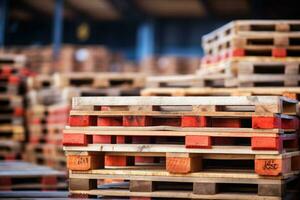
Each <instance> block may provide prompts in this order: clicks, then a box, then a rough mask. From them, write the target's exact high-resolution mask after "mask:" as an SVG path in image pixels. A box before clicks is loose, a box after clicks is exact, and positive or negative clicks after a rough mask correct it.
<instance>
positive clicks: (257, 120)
mask: <svg viewBox="0 0 300 200" xmlns="http://www.w3.org/2000/svg"><path fill="white" fill-rule="evenodd" d="M280 127H281V120H280V118H279V117H261V116H259V117H257V116H253V117H252V128H261V129H273V128H280Z"/></svg>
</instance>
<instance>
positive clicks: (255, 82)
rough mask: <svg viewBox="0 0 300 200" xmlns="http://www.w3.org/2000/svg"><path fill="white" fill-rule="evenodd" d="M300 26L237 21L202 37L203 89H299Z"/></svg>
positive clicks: (292, 22) (285, 22)
mask: <svg viewBox="0 0 300 200" xmlns="http://www.w3.org/2000/svg"><path fill="white" fill-rule="evenodd" d="M299 27H300V21H299V20H237V21H233V22H231V23H228V24H226V25H224V26H222V27H221V28H219V29H216V30H215V31H213V32H211V33H209V34H207V35H205V36H203V38H202V46H203V49H204V52H205V56H204V58H203V59H202V63H201V68H200V69H199V70H198V75H199V76H200V77H203V78H204V80H205V85H204V86H212V87H214V86H225V87H236V86H240V87H253V86H264V87H266V86H269V87H270V86H299V81H300V75H299V64H300V46H299V44H300V43H299V41H300V32H299V31H300V29H299ZM211 75H212V76H213V77H211Z"/></svg>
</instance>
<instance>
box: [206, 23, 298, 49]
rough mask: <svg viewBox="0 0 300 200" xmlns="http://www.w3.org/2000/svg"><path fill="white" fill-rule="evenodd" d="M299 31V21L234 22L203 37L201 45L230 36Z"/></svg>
mask: <svg viewBox="0 0 300 200" xmlns="http://www.w3.org/2000/svg"><path fill="white" fill-rule="evenodd" d="M299 30H300V22H299V20H236V21H232V22H230V23H228V24H226V25H224V26H222V27H220V28H218V29H216V30H214V31H212V32H211V33H209V34H206V35H204V36H203V37H202V44H203V45H204V46H207V45H210V44H213V43H215V42H218V41H219V40H221V39H222V38H226V37H229V36H232V35H240V34H247V33H253V34H254V33H255V34H256V35H259V34H261V33H262V34H270V35H273V34H280V33H297V32H298V31H299Z"/></svg>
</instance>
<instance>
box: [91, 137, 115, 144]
mask: <svg viewBox="0 0 300 200" xmlns="http://www.w3.org/2000/svg"><path fill="white" fill-rule="evenodd" d="M115 143H116V137H115V136H111V135H93V144H115Z"/></svg>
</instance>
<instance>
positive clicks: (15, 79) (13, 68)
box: [0, 54, 29, 160]
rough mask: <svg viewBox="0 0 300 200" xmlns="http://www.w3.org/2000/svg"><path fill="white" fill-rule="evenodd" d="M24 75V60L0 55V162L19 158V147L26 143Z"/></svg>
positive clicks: (25, 75)
mask: <svg viewBox="0 0 300 200" xmlns="http://www.w3.org/2000/svg"><path fill="white" fill-rule="evenodd" d="M27 75H29V74H28V71H27V70H26V69H25V57H24V56H21V55H12V54H9V55H6V54H1V55H0V158H1V160H12V159H17V158H20V153H21V143H22V142H24V141H25V140H26V131H25V127H24V117H25V114H24V113H25V111H24V107H25V98H24V94H25V92H26V90H25V89H26V88H24V83H25V82H26V78H27Z"/></svg>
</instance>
